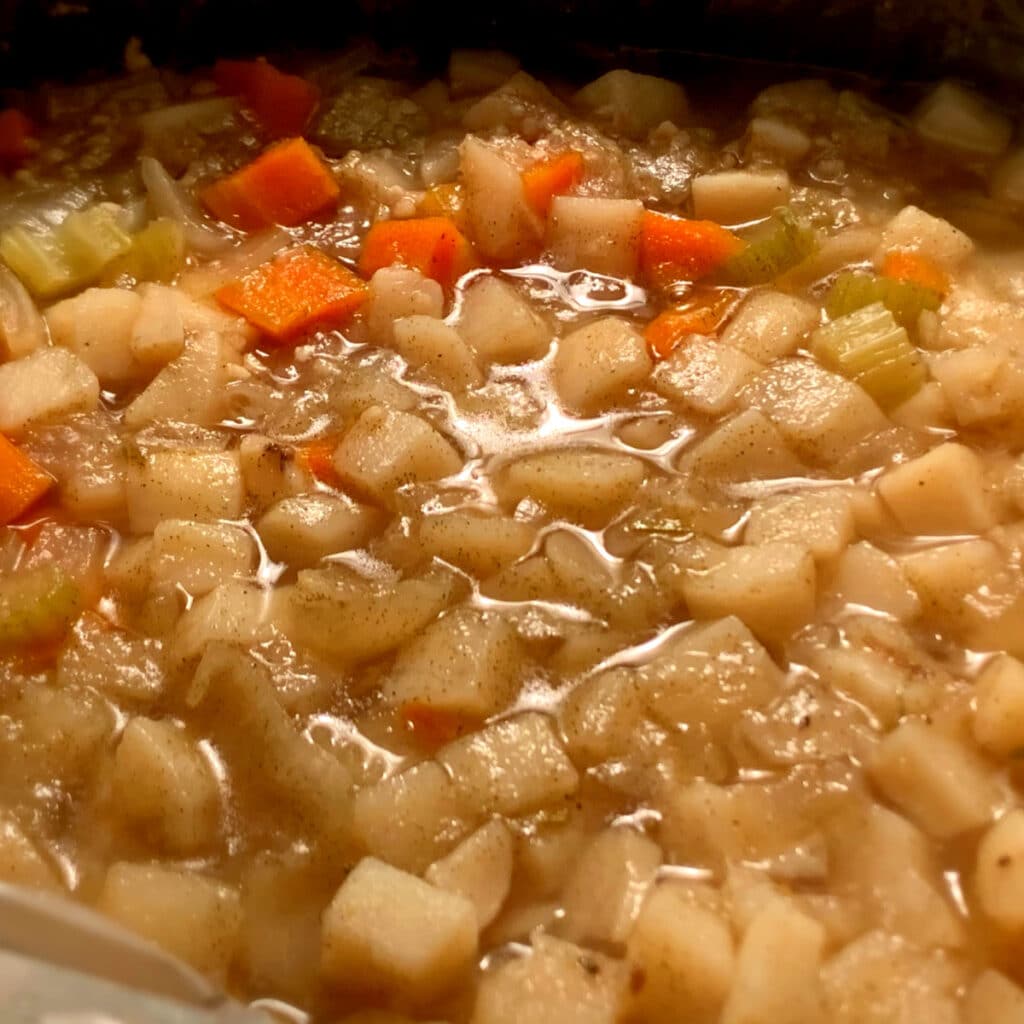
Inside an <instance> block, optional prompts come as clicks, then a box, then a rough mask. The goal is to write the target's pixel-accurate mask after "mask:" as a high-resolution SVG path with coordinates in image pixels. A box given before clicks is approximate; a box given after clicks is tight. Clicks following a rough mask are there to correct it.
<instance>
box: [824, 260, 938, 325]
mask: <svg viewBox="0 0 1024 1024" xmlns="http://www.w3.org/2000/svg"><path fill="white" fill-rule="evenodd" d="M874 302H881V303H882V305H883V306H885V308H886V309H888V310H889V311H890V312H891V313H892V315H893V316H894V317H895V318H896V321H897V322H898V323H900V324H901V325H902V326H904V327H912V326H913V325H914V324H915V323H917V318H918V317H919V316H920V315H921V311H922V310H925V309H938V308H939V306H940V305H941V304H942V296H941V295H939V293H938V292H936V291H933V290H932V289H931V288H925V287H923V286H922V285H919V284H915V283H914V282H912V281H897V280H896V279H895V278H891V277H879V276H878V275H876V274H867V273H858V272H856V271H849V270H848V271H844V272H843V273H841V274H839V275H838V276H837V277H836V279H835V281H834V282H833V284H832V287H831V288H830V289H829V293H828V296H827V297H826V299H825V312H826V313H828V315H829V319H831V320H836V319H838V318H839V317H843V316H846V315H847V314H849V313H853V312H854V311H856V310H858V309H863V308H864V306H870V305H871V304H872V303H874Z"/></svg>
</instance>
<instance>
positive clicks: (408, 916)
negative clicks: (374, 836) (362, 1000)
mask: <svg viewBox="0 0 1024 1024" xmlns="http://www.w3.org/2000/svg"><path fill="white" fill-rule="evenodd" d="M476 952H477V926H476V911H475V910H474V908H473V904H472V903H471V902H470V901H469V900H468V899H466V897H465V896H461V895H459V894H458V893H454V892H447V891H445V890H443V889H438V888H435V887H434V886H432V885H430V884H429V883H427V882H424V881H423V880H422V879H419V878H416V876H415V875H410V874H406V873H405V872H404V871H399V870H397V869H396V868H393V867H390V866H388V865H387V864H385V863H383V862H382V861H379V860H376V859H375V858H373V857H366V858H364V859H363V860H361V861H360V862H359V863H358V864H357V865H356V866H355V868H354V869H353V870H352V872H351V873H350V874H349V876H348V878H346V879H345V881H344V882H343V883H342V885H341V888H340V889H339V890H338V892H337V893H336V895H335V897H334V899H333V900H332V901H331V905H330V906H329V907H328V908H327V910H326V912H325V913H324V918H323V949H322V954H321V960H320V970H321V974H322V975H323V978H324V980H325V981H326V982H327V983H328V984H329V985H331V986H332V987H335V988H339V989H342V990H345V991H349V992H357V993H366V994H373V993H377V994H379V995H395V996H398V997H399V998H400V999H402V1000H405V1001H408V1002H411V1003H425V1002H429V1001H430V1000H431V999H433V998H435V997H437V996H439V995H441V994H443V993H444V992H446V991H448V990H450V989H452V988H454V987H455V985H457V984H458V982H459V981H460V980H462V979H463V978H464V977H465V976H466V975H468V973H469V971H470V970H471V968H472V966H473V961H474V960H475V959H476Z"/></svg>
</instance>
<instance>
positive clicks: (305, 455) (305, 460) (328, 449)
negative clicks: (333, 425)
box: [295, 437, 342, 487]
mask: <svg viewBox="0 0 1024 1024" xmlns="http://www.w3.org/2000/svg"><path fill="white" fill-rule="evenodd" d="M340 440H341V438H339V437H317V438H314V439H313V440H312V441H304V442H303V443H302V444H300V445H299V446H298V447H297V448H296V449H295V460H296V462H298V464H299V465H300V466H301V467H302V468H303V469H304V470H305V471H306V472H307V473H309V474H310V475H311V476H314V477H315V478H316V479H317V480H319V481H320V482H321V483H323V484H327V486H328V487H341V485H342V480H341V477H340V476H339V474H338V470H337V469H336V468H335V466H334V452H335V449H336V448H337V447H338V443H339V441H340Z"/></svg>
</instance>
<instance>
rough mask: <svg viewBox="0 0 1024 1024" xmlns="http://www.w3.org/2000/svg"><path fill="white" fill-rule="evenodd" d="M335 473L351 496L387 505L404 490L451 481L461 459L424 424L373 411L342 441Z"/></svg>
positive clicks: (387, 411) (378, 409)
mask: <svg viewBox="0 0 1024 1024" xmlns="http://www.w3.org/2000/svg"><path fill="white" fill-rule="evenodd" d="M334 468H335V469H336V470H337V471H338V475H339V476H340V477H341V478H342V480H344V481H345V482H346V483H348V484H350V485H351V486H352V488H353V489H354V490H355V491H357V492H358V493H360V494H365V495H366V496H367V497H369V498H372V499H373V500H374V501H377V502H379V503H381V504H383V505H389V504H391V503H392V502H393V500H394V492H395V491H396V490H397V489H398V488H399V487H402V486H404V485H405V484H410V483H419V482H422V481H424V480H439V479H441V478H442V477H446V476H454V475H455V474H456V473H458V471H459V470H460V469H461V468H462V457H461V456H460V455H459V453H458V451H456V449H455V448H454V447H453V445H452V444H451V443H450V442H449V441H447V440H446V439H445V438H444V437H443V436H442V435H441V434H440V433H438V431H436V430H435V429H434V428H433V427H432V426H431V425H430V424H429V423H427V421H426V420H424V419H422V418H420V417H419V416H414V415H413V414H412V413H406V412H397V411H395V410H392V409H384V408H382V407H381V406H378V405H375V406H371V407H370V408H369V409H367V410H366V412H364V413H363V414H362V415H361V416H360V417H359V419H358V420H356V422H355V424H354V426H352V428H351V429H350V430H349V431H348V433H346V434H345V436H344V437H343V438H342V439H341V443H340V444H339V445H338V447H337V449H336V450H335V452H334Z"/></svg>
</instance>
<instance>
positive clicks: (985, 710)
mask: <svg viewBox="0 0 1024 1024" xmlns="http://www.w3.org/2000/svg"><path fill="white" fill-rule="evenodd" d="M974 693H975V711H974V738H975V739H976V740H977V741H978V744H979V746H981V747H984V748H985V749H986V750H988V751H991V752H992V753H993V754H997V755H999V756H1001V757H1009V756H1011V755H1014V754H1016V753H1017V752H1018V751H1020V750H1022V749H1024V664H1021V662H1019V661H1018V660H1017V659H1016V658H1012V657H1010V655H1008V654H1003V655H999V656H997V657H996V658H995V659H994V660H993V661H990V662H989V663H988V664H987V665H986V666H985V669H984V671H983V672H982V673H981V675H980V676H978V681H977V684H976V685H975V688H974Z"/></svg>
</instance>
